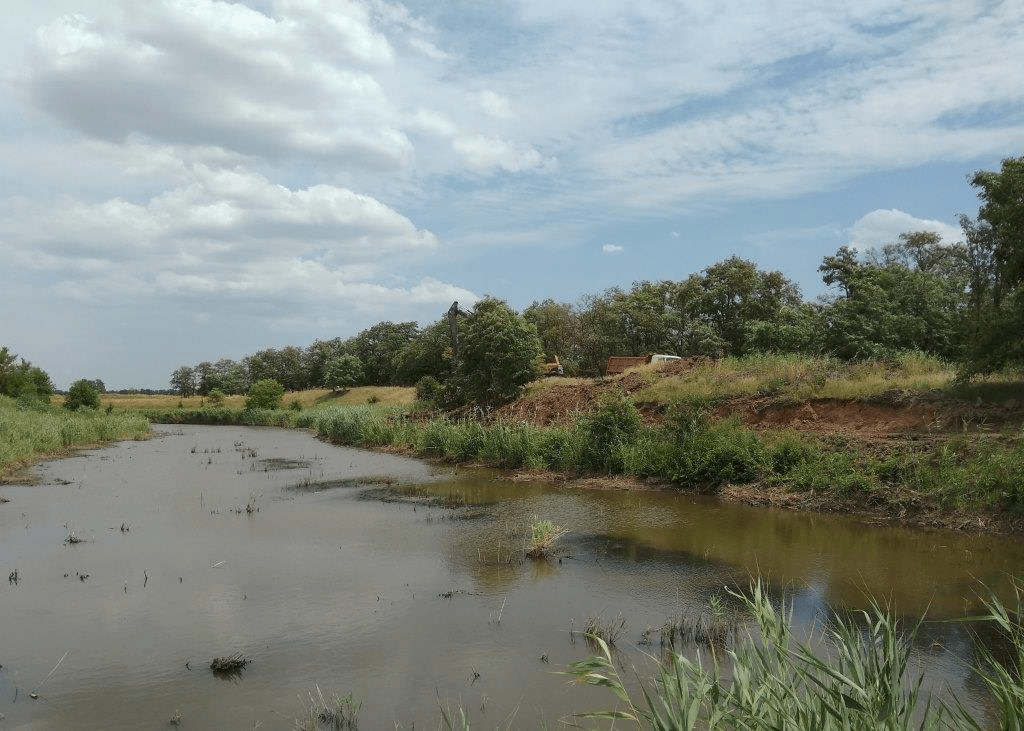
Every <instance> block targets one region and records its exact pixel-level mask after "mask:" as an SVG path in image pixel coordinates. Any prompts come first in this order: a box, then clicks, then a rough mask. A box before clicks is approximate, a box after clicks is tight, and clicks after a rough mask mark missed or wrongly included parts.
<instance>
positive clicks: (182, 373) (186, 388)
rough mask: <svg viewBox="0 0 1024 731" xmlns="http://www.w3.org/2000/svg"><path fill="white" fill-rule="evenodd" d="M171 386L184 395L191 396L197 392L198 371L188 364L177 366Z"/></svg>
mask: <svg viewBox="0 0 1024 731" xmlns="http://www.w3.org/2000/svg"><path fill="white" fill-rule="evenodd" d="M171 388H173V389H174V391H175V392H176V393H177V394H178V395H179V396H182V397H185V398H187V397H189V396H192V395H194V394H195V392H196V373H195V371H194V370H193V369H192V368H189V367H188V366H181V367H180V368H176V369H175V371H174V373H172V374H171Z"/></svg>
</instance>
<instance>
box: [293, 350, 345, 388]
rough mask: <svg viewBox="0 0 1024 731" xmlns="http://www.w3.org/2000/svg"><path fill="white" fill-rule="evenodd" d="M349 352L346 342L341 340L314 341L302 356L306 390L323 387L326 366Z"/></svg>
mask: <svg viewBox="0 0 1024 731" xmlns="http://www.w3.org/2000/svg"><path fill="white" fill-rule="evenodd" d="M350 352H351V351H350V348H349V346H348V345H347V341H345V340H342V339H341V338H332V339H331V340H316V341H314V342H313V344H312V345H310V346H309V347H308V348H306V350H305V351H304V352H303V354H302V367H303V371H304V373H305V379H306V384H307V388H308V387H312V386H321V385H323V383H324V372H325V370H326V369H327V364H328V363H329V362H330V361H332V360H334V359H335V358H337V357H339V356H341V355H344V354H345V353H350Z"/></svg>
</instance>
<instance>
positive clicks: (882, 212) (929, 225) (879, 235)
mask: <svg viewBox="0 0 1024 731" xmlns="http://www.w3.org/2000/svg"><path fill="white" fill-rule="evenodd" d="M913 231H933V232H935V233H937V234H939V236H941V237H942V240H943V242H945V243H947V244H952V243H956V242H957V241H961V240H962V239H963V232H962V231H961V229H960V227H959V226H953V225H950V224H948V223H944V222H943V221H934V220H929V219H924V218H917V217H916V216H912V215H910V214H909V213H905V212H903V211H900V210H896V209H895V208H888V209H881V208H880V209H877V210H874V211H871V212H870V213H866V214H865V215H863V216H861V217H860V218H859V219H857V221H856V222H855V223H854V224H853V226H851V227H850V232H849V245H850V246H852V247H854V248H856V249H861V250H864V249H877V248H879V247H881V246H884V245H885V244H892V243H895V242H896V241H897V240H898V239H899V235H900V234H902V233H910V232H913Z"/></svg>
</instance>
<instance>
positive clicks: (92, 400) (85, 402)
mask: <svg viewBox="0 0 1024 731" xmlns="http://www.w3.org/2000/svg"><path fill="white" fill-rule="evenodd" d="M82 407H85V408H89V409H98V408H99V407H100V392H99V391H97V390H96V386H94V385H93V383H92V382H91V381H87V380H85V379H84V378H83V379H81V380H78V381H75V382H74V383H72V384H71V388H69V389H68V397H67V398H66V399H65V400H64V408H65V409H68V410H69V411H77V410H78V409H80V408H82Z"/></svg>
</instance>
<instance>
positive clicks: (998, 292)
mask: <svg viewBox="0 0 1024 731" xmlns="http://www.w3.org/2000/svg"><path fill="white" fill-rule="evenodd" d="M971 185H972V186H973V187H974V188H976V189H977V190H978V197H979V198H980V199H981V207H980V208H979V209H978V218H977V221H975V222H972V221H971V220H970V219H968V218H967V217H966V216H964V217H961V219H960V222H961V226H962V227H963V229H964V235H965V237H966V238H967V247H966V248H967V251H968V254H969V256H968V263H969V272H970V275H969V276H970V286H971V295H970V303H971V309H970V316H969V322H968V328H967V343H968V347H967V357H966V359H965V362H964V366H963V368H962V370H961V373H960V375H961V376H962V377H969V376H971V375H973V374H975V373H986V372H991V371H993V370H996V369H998V368H1001V367H1003V366H1005V365H1008V364H1020V363H1024V338H1021V336H1020V333H1021V332H1024V157H1018V158H1009V159H1006V160H1003V162H1002V167H1001V169H1000V170H999V171H998V172H994V171H984V170H982V171H978V172H976V173H975V174H974V176H973V177H972V178H971Z"/></svg>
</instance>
